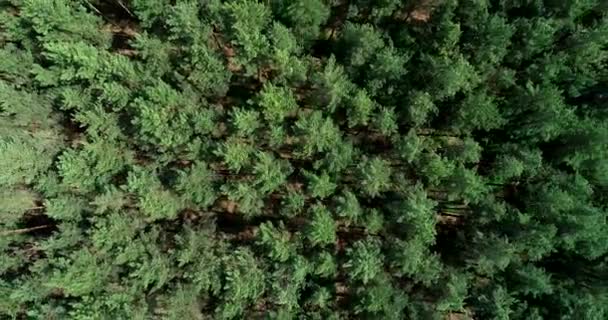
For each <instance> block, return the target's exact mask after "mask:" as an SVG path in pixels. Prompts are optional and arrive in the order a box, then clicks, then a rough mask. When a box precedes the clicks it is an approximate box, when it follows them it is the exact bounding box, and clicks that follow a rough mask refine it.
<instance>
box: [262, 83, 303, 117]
mask: <svg viewBox="0 0 608 320" xmlns="http://www.w3.org/2000/svg"><path fill="white" fill-rule="evenodd" d="M259 104H260V106H261V107H262V114H264V118H265V119H266V121H268V122H270V123H280V122H282V121H283V119H284V118H285V117H286V116H288V115H289V114H291V113H293V112H294V111H295V110H297V108H298V105H297V103H296V100H295V98H294V96H293V94H292V93H291V91H290V90H289V89H287V88H283V87H277V86H274V85H272V84H267V85H265V86H264V88H263V89H262V91H261V92H260V96H259Z"/></svg>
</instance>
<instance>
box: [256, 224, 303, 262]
mask: <svg viewBox="0 0 608 320" xmlns="http://www.w3.org/2000/svg"><path fill="white" fill-rule="evenodd" d="M259 239H260V240H259V242H260V243H261V244H262V245H263V246H265V247H266V248H268V251H269V253H268V256H269V257H270V258H271V259H273V260H276V261H279V262H285V261H287V259H289V257H290V256H291V254H292V253H293V252H294V251H295V248H294V244H293V243H290V242H291V235H290V233H289V232H288V231H286V230H285V226H284V225H283V224H282V223H281V224H280V225H279V227H278V228H277V227H274V226H273V225H272V223H262V224H261V225H260V230H259Z"/></svg>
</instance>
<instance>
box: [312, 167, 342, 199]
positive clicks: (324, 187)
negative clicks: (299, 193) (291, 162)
mask: <svg viewBox="0 0 608 320" xmlns="http://www.w3.org/2000/svg"><path fill="white" fill-rule="evenodd" d="M304 175H305V176H306V178H307V179H308V180H309V183H308V189H309V191H310V195H311V196H313V197H315V198H320V199H324V198H327V197H329V196H331V195H332V194H333V193H334V191H335V190H336V187H337V185H336V184H335V183H334V182H333V181H332V179H331V177H330V176H329V175H328V174H327V172H323V173H321V175H315V174H312V173H307V172H304Z"/></svg>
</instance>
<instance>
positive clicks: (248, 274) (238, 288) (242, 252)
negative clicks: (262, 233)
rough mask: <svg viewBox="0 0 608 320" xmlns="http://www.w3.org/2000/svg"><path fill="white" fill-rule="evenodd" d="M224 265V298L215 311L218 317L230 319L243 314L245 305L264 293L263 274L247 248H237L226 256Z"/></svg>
mask: <svg viewBox="0 0 608 320" xmlns="http://www.w3.org/2000/svg"><path fill="white" fill-rule="evenodd" d="M224 267H225V271H224V277H225V284H224V287H223V289H222V291H223V292H224V295H223V297H224V300H223V301H222V303H221V305H220V306H219V307H218V309H217V310H216V311H217V316H218V317H220V318H222V319H232V318H235V317H237V316H239V315H241V314H243V311H244V309H245V307H246V305H247V304H249V303H252V302H254V301H255V300H256V299H257V298H258V297H260V295H262V294H263V293H264V290H265V284H264V280H265V276H264V273H263V269H261V268H260V266H259V265H258V262H257V261H256V259H255V257H254V255H253V253H252V252H251V251H250V250H248V249H239V250H237V251H235V252H234V253H233V254H231V255H229V256H226V258H225V261H224Z"/></svg>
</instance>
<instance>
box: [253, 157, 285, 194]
mask: <svg viewBox="0 0 608 320" xmlns="http://www.w3.org/2000/svg"><path fill="white" fill-rule="evenodd" d="M257 158H258V159H257V163H256V164H255V165H254V166H253V173H254V174H255V175H256V180H255V183H256V185H257V186H258V187H259V190H260V191H261V192H262V193H271V192H273V191H276V190H277V189H278V188H279V187H280V186H281V185H283V184H284V183H285V181H286V180H287V176H289V174H290V173H291V170H292V169H291V166H290V165H289V162H286V161H283V160H277V159H275V158H274V157H273V156H272V155H270V154H268V153H265V152H260V153H258V155H257Z"/></svg>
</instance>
